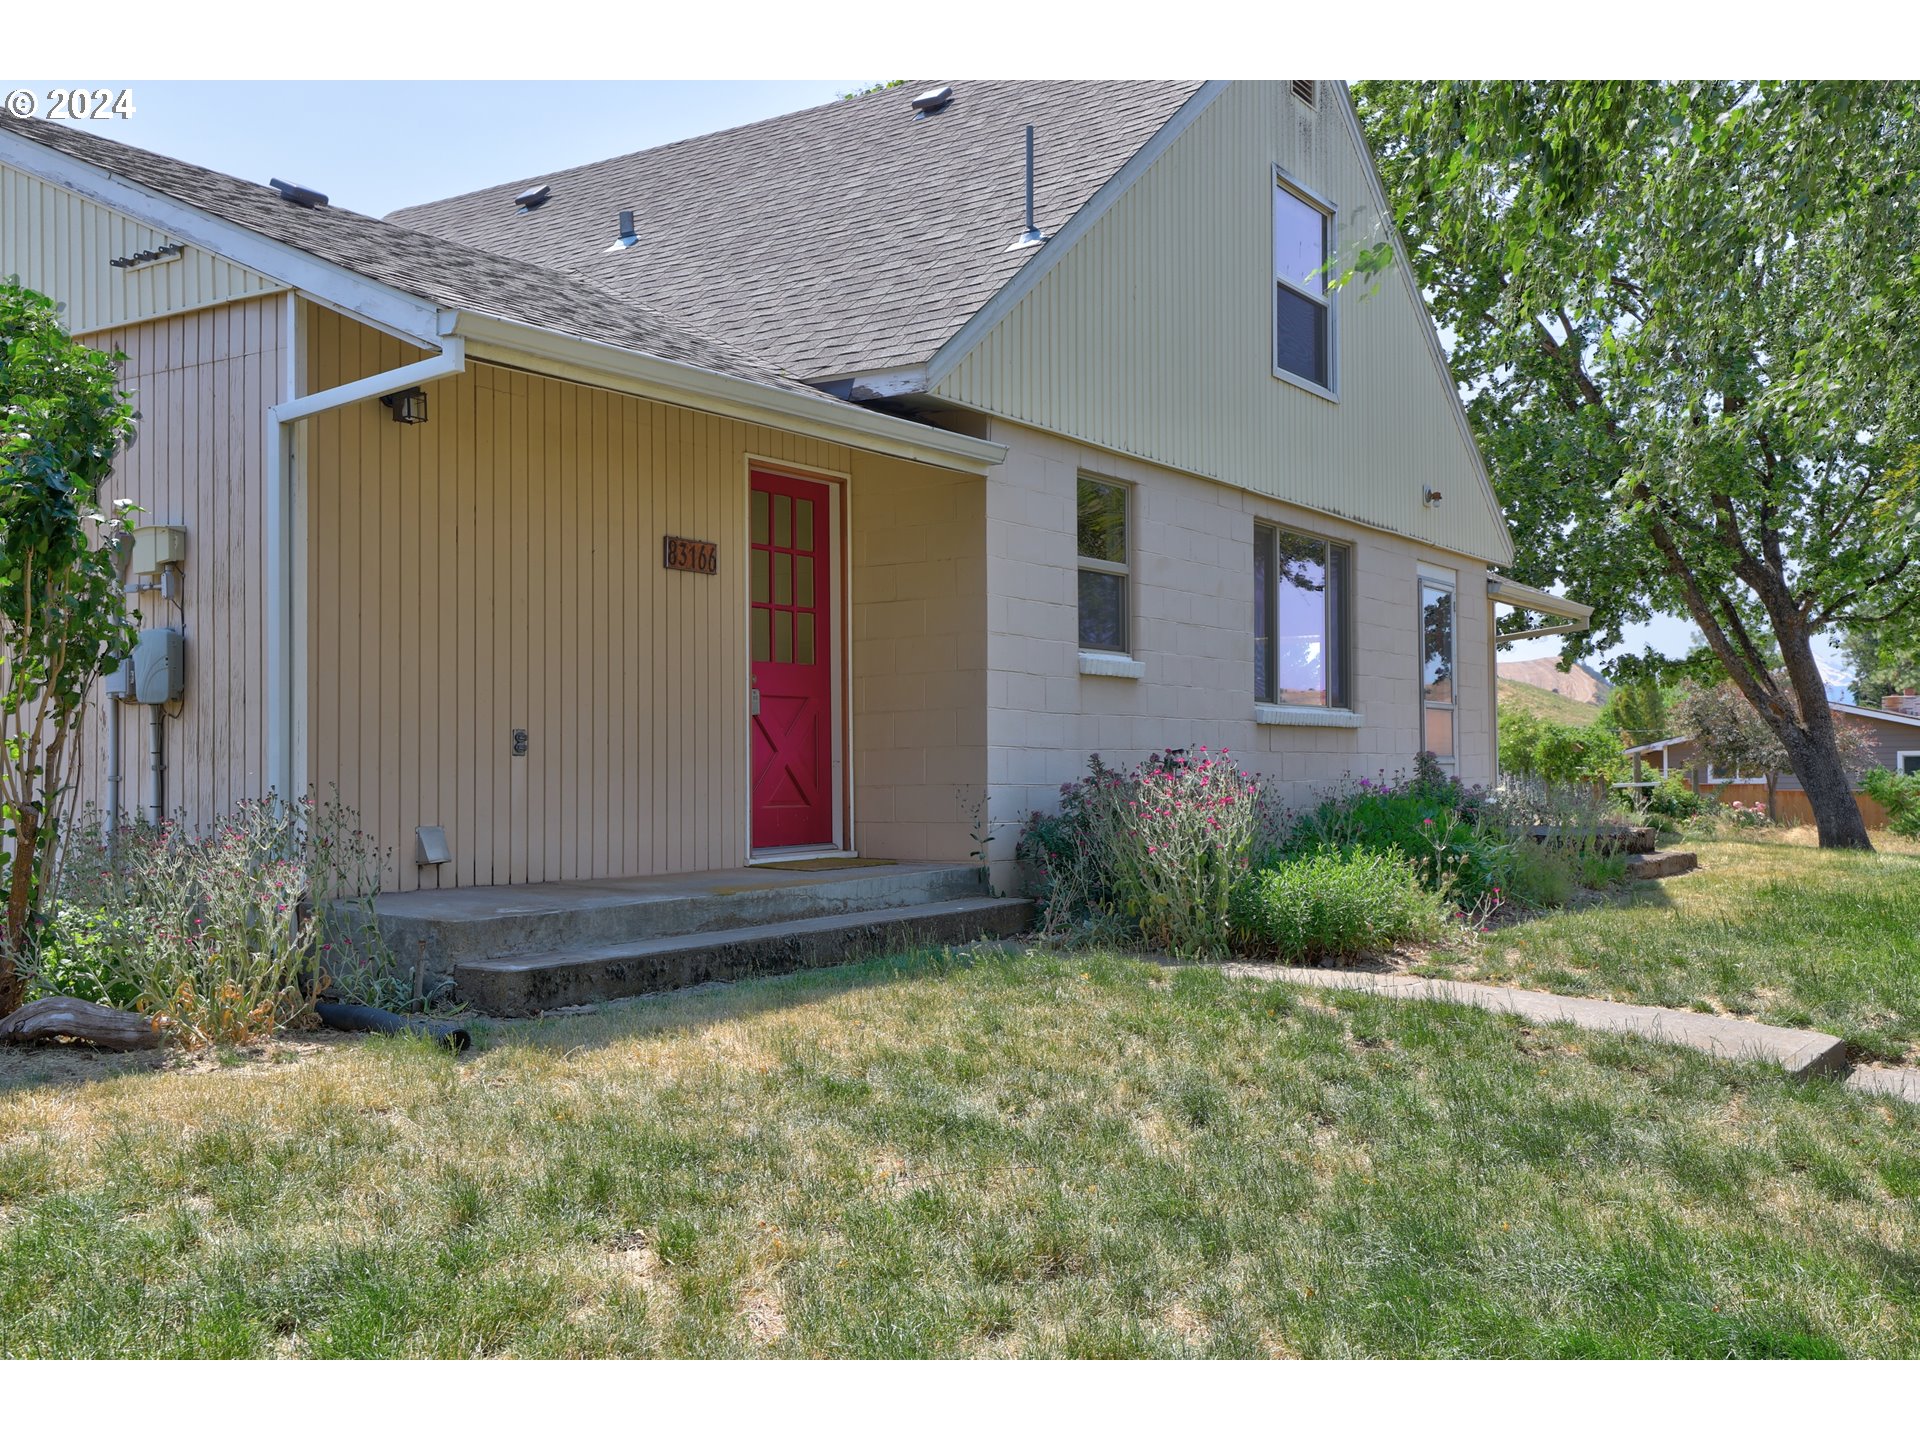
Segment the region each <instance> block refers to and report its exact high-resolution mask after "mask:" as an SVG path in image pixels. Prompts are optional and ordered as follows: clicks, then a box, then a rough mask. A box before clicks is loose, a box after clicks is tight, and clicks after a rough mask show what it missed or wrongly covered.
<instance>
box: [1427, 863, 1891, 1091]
mask: <svg viewBox="0 0 1920 1440" xmlns="http://www.w3.org/2000/svg"><path fill="white" fill-rule="evenodd" d="M1874 839H1875V843H1876V844H1877V845H1879V846H1880V849H1879V851H1878V852H1877V853H1874V854H1855V853H1847V852H1837V851H1822V850H1819V849H1817V848H1815V847H1814V846H1813V845H1812V844H1811V843H1810V835H1809V832H1805V831H1788V832H1785V833H1784V834H1782V833H1779V832H1774V833H1768V832H1753V833H1751V834H1748V835H1742V834H1740V832H1737V831H1736V832H1732V834H1731V836H1730V837H1728V838H1722V839H1719V840H1713V841H1707V842H1700V843H1696V842H1694V841H1669V842H1668V844H1669V846H1670V848H1676V849H1680V848H1684V849H1692V850H1695V851H1697V852H1698V853H1699V856H1700V864H1701V868H1700V869H1699V870H1698V871H1696V872H1694V873H1693V874H1690V875H1683V876H1678V877H1675V878H1674V879H1671V880H1665V881H1661V882H1658V883H1649V884H1644V885H1640V886H1637V887H1635V888H1634V890H1633V891H1632V892H1631V893H1630V895H1629V896H1628V897H1627V898H1626V899H1624V900H1623V901H1621V902H1619V903H1614V904H1606V905H1600V906H1596V907H1593V908H1588V909H1575V910H1566V911H1561V912H1559V913H1556V914H1549V915H1546V916H1543V917H1542V918H1539V919H1535V920H1530V921H1527V922H1525V923H1523V924H1520V925H1515V926H1513V927H1511V928H1509V929H1505V930H1501V931H1497V932H1496V933H1494V934H1492V935H1490V936H1487V937H1485V939H1484V942H1483V943H1482V944H1481V945H1480V946H1478V947H1477V948H1476V949H1475V950H1473V951H1471V952H1469V953H1468V954H1467V955H1466V956H1465V957H1462V958H1457V959H1455V960H1453V961H1451V962H1449V961H1443V962H1442V963H1440V964H1438V965H1432V966H1427V967H1423V968H1426V969H1429V970H1432V971H1434V972H1435V973H1447V974H1454V975H1461V976H1468V977H1472V978H1478V979H1487V980H1494V981H1498V982H1501V983H1505V984H1513V985H1523V986H1530V987H1532V988H1535V989H1542V990H1558V991H1562V992H1565V993H1569V994H1577V995H1594V996H1600V997H1604V998H1609V999H1616V1000H1633V1001H1638V1002H1640V1003H1643V1004H1650V1005H1668V1006H1674V1007H1678V1008H1682V1009H1697V1010H1712V1011H1721V1012H1725V1013H1729V1014H1734V1015H1740V1016H1744V1017H1747V1018H1751V1019H1756V1020H1763V1021H1766V1022H1768V1023H1771V1024H1775V1025H1791V1026H1801V1027H1808V1028H1812V1029H1816V1030H1824V1031H1827V1032H1828V1033H1830V1034H1834V1035H1838V1036H1840V1037H1841V1038H1842V1039H1844V1040H1846V1041H1847V1043H1848V1044H1849V1045H1850V1046H1852V1047H1853V1048H1854V1050H1855V1052H1856V1053H1857V1054H1858V1055H1860V1056H1861V1057H1862V1058H1868V1059H1876V1060H1883V1061H1902V1060H1904V1061H1907V1062H1909V1063H1920V845H1916V844H1915V843H1914V842H1911V841H1901V840H1898V839H1894V838H1891V837H1888V836H1886V835H1884V834H1876V835H1875V837H1874Z"/></svg>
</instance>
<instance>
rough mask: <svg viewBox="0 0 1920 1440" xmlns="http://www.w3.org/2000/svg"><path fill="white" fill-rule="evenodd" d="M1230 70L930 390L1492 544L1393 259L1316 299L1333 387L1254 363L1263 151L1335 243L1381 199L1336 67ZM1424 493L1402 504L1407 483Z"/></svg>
mask: <svg viewBox="0 0 1920 1440" xmlns="http://www.w3.org/2000/svg"><path fill="white" fill-rule="evenodd" d="M1320 96H1321V100H1320V108H1319V109H1318V110H1315V109H1312V108H1310V107H1307V106H1304V105H1302V104H1301V103H1300V102H1299V101H1297V100H1295V99H1294V98H1293V97H1292V94H1291V91H1290V90H1289V87H1288V86H1287V84H1286V82H1284V81H1282V82H1239V83H1235V84H1233V85H1231V86H1229V87H1228V88H1227V89H1226V90H1225V91H1224V92H1223V93H1222V94H1221V95H1220V97H1219V98H1218V99H1216V100H1215V101H1214V102H1213V104H1212V105H1211V106H1209V107H1208V108H1207V109H1206V110H1205V111H1204V112H1203V113H1202V114H1201V115H1200V116H1199V117H1198V118H1197V119H1196V120H1195V121H1194V122H1193V123H1192V125H1191V126H1189V127H1188V129H1187V130H1186V131H1185V132H1184V133H1182V134H1181V135H1180V136H1179V137H1178V138H1177V139H1176V140H1175V141H1174V142H1173V143H1172V145H1171V146H1169V147H1168V149H1167V150H1166V152H1165V153H1164V154H1162V155H1161V156H1160V157H1159V158H1158V159H1157V160H1155V161H1154V162H1153V164H1152V165H1150V166H1149V167H1148V168H1147V169H1146V171H1145V172H1144V173H1143V174H1142V175H1141V176H1140V177H1139V178H1138V180H1137V181H1136V182H1135V183H1134V184H1133V186H1132V187H1131V188H1130V189H1128V190H1127V191H1126V192H1125V193H1124V194H1123V195H1121V197H1120V198H1119V199H1118V200H1117V201H1116V202H1115V203H1114V204H1113V206H1112V207H1111V208H1110V209H1109V210H1108V211H1107V212H1106V213H1105V214H1104V215H1102V216H1101V217H1100V218H1099V219H1098V220H1097V221H1096V222H1095V223H1094V225H1093V226H1092V228H1091V229H1089V230H1088V231H1087V232H1086V233H1085V234H1084V235H1083V236H1082V237H1081V238H1080V240H1079V241H1078V242H1076V243H1074V244H1073V245H1072V247H1071V248H1070V249H1068V250H1067V251H1065V252H1064V253H1063V254H1061V255H1060V256H1059V257H1058V258H1057V259H1056V260H1055V262H1054V264H1053V267H1052V269H1051V270H1049V271H1048V272H1046V274H1045V275H1044V276H1043V277H1042V278H1041V279H1040V280H1039V282H1038V283H1037V284H1036V285H1035V286H1034V287H1033V288H1032V289H1031V290H1030V291H1029V292H1028V293H1026V295H1025V296H1024V297H1023V298H1022V299H1021V300H1020V301H1019V302H1018V303H1017V304H1016V305H1015V306H1014V307H1013V308H1012V309H1011V310H1010V311H1009V312H1008V313H1007V314H1006V315H1005V317H1004V318H1002V319H1001V320H1000V321H999V323H998V324H997V325H995V326H993V327H992V328H991V329H989V330H988V331H987V332H986V333H985V334H984V336H982V338H981V339H980V340H979V342H978V343H977V344H976V345H975V346H974V347H973V348H971V349H970V350H968V351H967V352H965V353H964V354H963V355H962V356H961V357H960V359H959V360H958V363H957V364H956V365H955V367H954V368H953V369H952V371H951V372H950V373H948V374H946V375H945V376H944V377H943V378H942V379H941V380H940V381H939V383H938V384H937V385H936V386H935V393H936V394H938V395H940V396H942V397H943V398H946V399H949V400H953V401H956V402H958V403H960V404H963V405H966V406H969V407H972V408H975V409H980V410H985V411H988V412H991V413H993V414H995V415H1000V416H1004V417H1007V418H1009V419H1013V420H1018V421H1021V422H1023V423H1025V424H1028V425H1033V426H1036V427H1039V428H1041V429H1045V430H1050V431H1053V432H1055V433H1057V434H1060V435H1064V436H1068V437H1071V438H1073V439H1076V440H1080V441H1084V442H1086V443H1089V444H1093V445H1098V446H1101V447H1103V448H1105V449H1108V450H1113V451H1118V452H1121V453H1123V454H1126V455H1132V456H1136V457H1139V458H1141V459H1146V460H1152V461H1155V462H1157V463H1160V464H1163V465H1167V466H1170V467H1172V468H1174V469H1177V470H1183V471H1186V472H1188V473H1190V474H1194V475H1202V476H1206V477H1208V478H1211V479H1215V480H1219V481H1223V482H1225V483H1228V484H1231V485H1235V486H1238V487H1241V488H1243V489H1246V490H1249V491H1253V492H1255V493H1258V494H1264V495H1269V496H1273V497H1275V498H1280V499H1285V500H1287V501H1290V502H1292V503H1294V504H1297V505H1301V506H1304V507H1307V508H1309V509H1313V510H1317V511H1321V512H1323V513H1325V514H1329V515H1336V516H1341V517H1345V518H1348V519H1353V520H1358V521H1361V522H1363V523H1366V524H1369V525H1373V526H1378V527H1381V528H1384V529H1387V530H1391V531H1394V532H1396V533H1398V534H1401V535H1405V536H1407V537H1409V538H1412V539H1416V540H1420V541H1423V542H1425V543H1428V544H1431V545H1434V546H1437V547H1439V548H1442V549H1446V550H1451V551H1456V552H1459V553H1463V554H1470V555H1476V556H1480V557H1482V558H1485V559H1488V560H1492V561H1495V562H1500V561H1503V560H1505V559H1506V558H1507V556H1508V555H1509V553H1510V551H1509V545H1508V541H1507V538H1506V533H1505V530H1504V528H1503V526H1502V524H1501V521H1500V517H1499V514H1498V511H1497V509H1496V508H1495V506H1494V504H1493V502H1492V499H1491V496H1490V495H1489V493H1488V492H1487V490H1486V487H1485V485H1484V483H1483V482H1482V480H1481V478H1480V476H1479V474H1478V471H1477V469H1476V466H1475V462H1474V458H1473V454H1472V450H1471V444H1470V441H1469V440H1468V439H1467V438H1466V437H1465V436H1464V435H1463V433H1462V430H1461V426H1460V422H1459V418H1458V414H1457V411H1456V409H1455V402H1454V399H1453V396H1452V394H1451V393H1450V391H1451V387H1452V384H1453V382H1452V379H1451V377H1450V376H1448V375H1447V374H1446V373H1445V371H1444V369H1443V368H1442V367H1440V366H1439V365H1437V364H1436V363H1435V357H1434V354H1433V348H1432V342H1431V339H1430V336H1431V333H1432V331H1431V321H1430V320H1429V319H1428V317H1427V315H1426V313H1425V311H1424V309H1423V307H1421V306H1420V305H1419V304H1418V303H1417V302H1416V301H1415V300H1414V298H1413V296H1412V294H1411V292H1410V290H1409V287H1408V285H1407V283H1406V279H1405V277H1404V275H1403V274H1402V273H1401V271H1400V268H1399V267H1398V266H1397V265H1396V267H1395V268H1393V269H1391V270H1389V271H1388V272H1387V273H1386V274H1385V275H1384V276H1382V277H1381V278H1380V279H1379V280H1378V282H1377V283H1373V284H1369V283H1366V282H1357V283H1356V284H1354V285H1353V286H1350V287H1349V288H1348V289H1346V290H1345V291H1342V292H1341V293H1340V294H1338V295H1337V297H1336V298H1335V300H1334V305H1335V308H1336V311H1337V322H1336V323H1337V326H1338V331H1339V346H1338V349H1339V359H1338V370H1337V377H1338V382H1339V383H1338V392H1339V397H1340V398H1339V399H1338V400H1337V401H1330V400H1327V399H1325V398H1323V397H1321V396H1319V395H1316V394H1312V393H1310V392H1308V391H1306V390H1303V389H1300V388H1299V387H1297V386H1295V385H1292V384H1289V383H1288V382H1286V381H1284V380H1280V379H1277V378H1276V377H1275V375H1274V372H1273V289H1274V278H1273V248H1272V246H1273V220H1272V206H1273V185H1274V181H1273V167H1274V166H1275V165H1279V166H1280V167H1281V168H1282V169H1284V170H1285V171H1286V172H1287V173H1288V174H1289V175H1291V176H1292V177H1293V178H1294V179H1296V180H1297V181H1298V182H1299V183H1301V184H1302V185H1303V186H1305V187H1306V188H1307V189H1309V190H1312V191H1314V192H1315V193H1317V194H1319V195H1321V196H1322V197H1324V198H1326V199H1328V200H1330V201H1332V202H1333V203H1334V204H1336V205H1337V206H1338V225H1337V243H1338V244H1339V246H1340V247H1341V250H1342V253H1343V254H1344V255H1347V256H1351V254H1352V252H1353V250H1354V248H1355V247H1357V246H1359V245H1365V244H1370V243H1374V242H1376V241H1378V240H1379V239H1380V238H1381V236H1382V235H1383V234H1384V233H1385V232H1384V231H1383V230H1382V228H1381V227H1382V225H1383V224H1384V216H1382V215H1381V213H1380V211H1379V208H1378V206H1377V204H1376V202H1375V199H1374V195H1373V192H1372V188H1371V184H1370V178H1369V162H1368V161H1367V159H1366V157H1365V155H1364V154H1363V153H1362V151H1361V150H1360V148H1359V147H1358V146H1357V145H1356V144H1355V143H1354V140H1353V135H1352V131H1351V130H1350V128H1349V125H1348V121H1347V116H1346V113H1345V111H1344V110H1343V109H1342V108H1341V107H1343V106H1345V105H1346V104H1347V101H1346V99H1345V96H1344V94H1343V93H1342V92H1341V91H1340V89H1339V87H1337V86H1333V85H1322V86H1321V87H1320ZM1428 486H1431V487H1432V488H1433V489H1436V490H1439V491H1440V492H1442V494H1443V495H1444V496H1445V500H1444V501H1443V502H1442V503H1441V504H1440V505H1439V506H1437V507H1433V508H1428V507H1426V506H1424V505H1423V504H1422V491H1423V488H1424V487H1428Z"/></svg>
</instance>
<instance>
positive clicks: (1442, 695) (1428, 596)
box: [1420, 576, 1454, 765]
mask: <svg viewBox="0 0 1920 1440" xmlns="http://www.w3.org/2000/svg"><path fill="white" fill-rule="evenodd" d="M1453 609H1454V606H1453V587H1452V586H1451V585H1449V584H1446V583H1445V582H1444V581H1440V580H1429V579H1427V578H1425V577H1424V576H1423V577H1422V578H1421V580H1420V656H1421V658H1420V748H1421V749H1422V750H1431V751H1432V752H1433V753H1434V755H1435V756H1436V757H1437V758H1438V759H1439V760H1440V761H1441V763H1443V764H1448V765H1450V764H1452V763H1453V759H1454V736H1453V717H1454V680H1453V660H1454V649H1453V618H1454V616H1453Z"/></svg>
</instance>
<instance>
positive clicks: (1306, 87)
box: [1293, 80, 1316, 105]
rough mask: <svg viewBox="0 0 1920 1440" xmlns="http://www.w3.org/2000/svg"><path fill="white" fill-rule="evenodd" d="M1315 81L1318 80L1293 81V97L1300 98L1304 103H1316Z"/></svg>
mask: <svg viewBox="0 0 1920 1440" xmlns="http://www.w3.org/2000/svg"><path fill="white" fill-rule="evenodd" d="M1315 83H1316V82H1315V81H1312V80H1296V81H1294V82H1293V98H1294V99H1296V100H1298V101H1299V102H1300V103H1301V104H1302V105H1311V104H1313V103H1314V95H1313V88H1314V85H1315Z"/></svg>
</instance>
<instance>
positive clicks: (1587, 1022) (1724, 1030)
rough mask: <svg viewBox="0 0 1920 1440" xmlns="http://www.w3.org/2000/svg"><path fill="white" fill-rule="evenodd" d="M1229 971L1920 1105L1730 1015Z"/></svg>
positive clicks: (1894, 1088) (1817, 1041)
mask: <svg viewBox="0 0 1920 1440" xmlns="http://www.w3.org/2000/svg"><path fill="white" fill-rule="evenodd" d="M1224 968H1225V970H1226V973H1227V974H1229V975H1238V976H1244V977H1246V978H1248V979H1255V980H1265V981H1270V982H1273V981H1277V982H1281V983H1284V984H1289V985H1310V986H1314V987H1316V988H1318V989H1322V990H1360V991H1365V992H1367V993H1368V994H1374V995H1386V996H1390V997H1392V998H1394V999H1398V1000H1441V1001H1445V1002H1447V1003H1449V1004H1454V1005H1471V1006H1473V1007H1475V1008H1476V1009H1480V1010H1492V1011H1496V1012H1498V1013H1501V1014H1506V1015H1520V1016H1524V1017H1525V1018H1526V1019H1529V1020H1537V1021H1540V1022H1541V1023H1543V1024H1552V1023H1555V1022H1558V1021H1564V1022H1566V1023H1568V1024H1572V1025H1577V1026H1579V1027H1580V1028H1581V1029H1583V1030H1599V1031H1605V1032H1608V1033H1611V1034H1615V1035H1637V1036H1640V1037H1641V1038H1642V1039H1646V1040H1663V1041H1666V1042H1667V1043H1669V1044H1673V1045H1686V1046H1690V1047H1691V1048H1693V1049H1695V1050H1704V1051H1706V1052H1707V1053H1708V1054H1709V1055H1716V1056H1718V1057H1720V1058H1721V1059H1723V1060H1764V1061H1769V1062H1771V1063H1772V1064H1775V1065H1778V1066H1779V1067H1780V1068H1781V1069H1782V1070H1784V1071H1786V1072H1787V1074H1789V1075H1791V1076H1793V1077H1794V1078H1795V1079H1802V1078H1805V1077H1806V1076H1809V1075H1835V1076H1844V1077H1845V1083H1846V1085H1847V1087H1848V1088H1849V1089H1852V1090H1858V1091H1861V1092H1863V1093H1866V1094H1873V1095H1889V1096H1893V1097H1895V1098H1898V1099H1902V1100H1908V1101H1912V1102H1913V1103H1915V1104H1920V1070H1898V1069H1877V1068H1871V1067H1860V1068H1850V1067H1849V1066H1848V1063H1847V1047H1846V1043H1845V1042H1844V1041H1842V1040H1841V1039H1840V1038H1839V1037H1838V1036H1836V1035H1827V1034H1824V1033H1822V1032H1821V1031H1818V1030H1789V1029H1786V1028H1784V1027H1782V1026H1779V1025H1761V1024H1758V1023H1756V1022H1754V1021H1751V1020H1737V1019H1735V1018H1733V1017H1732V1016H1728V1015H1702V1014H1699V1013H1697V1012H1694V1011H1691V1010H1669V1009H1667V1008H1665V1007H1664V1006H1659V1005H1627V1004H1623V1003H1621V1002H1619V1001H1616V1000H1589V999H1587V998H1585V997H1584V996H1579V995H1554V994H1550V993H1548V992H1546V991H1542V990H1517V989H1513V988H1511V987H1509V986H1505V985H1482V984H1478V983H1476V982H1474V981H1470V980H1434V979H1428V978H1427V977H1425V976H1420V975H1401V974H1394V973H1387V972H1380V971H1370V970H1330V969H1311V968H1308V967H1305V966H1292V965H1246V964H1233V965H1228V966H1226V967H1224Z"/></svg>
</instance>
